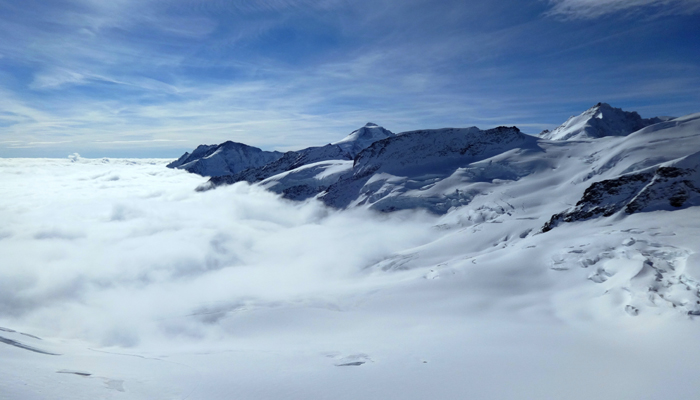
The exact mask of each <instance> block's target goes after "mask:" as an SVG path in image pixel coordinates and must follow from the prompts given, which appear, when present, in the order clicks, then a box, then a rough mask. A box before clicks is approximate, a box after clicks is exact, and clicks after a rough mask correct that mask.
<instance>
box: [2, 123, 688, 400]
mask: <svg viewBox="0 0 700 400" xmlns="http://www.w3.org/2000/svg"><path fill="white" fill-rule="evenodd" d="M698 154H700V114H692V115H688V116H685V117H681V118H676V119H673V120H670V121H662V122H660V123H657V124H654V125H651V126H648V127H645V128H643V129H641V130H638V131H636V132H633V133H631V134H629V135H627V136H604V137H601V138H597V139H589V140H546V139H542V138H534V137H530V136H527V135H523V134H522V133H520V132H519V131H518V130H517V129H515V128H498V129H494V130H486V131H482V130H479V129H476V128H466V129H444V130H429V131H416V132H411V133H405V134H400V135H398V136H396V137H390V138H387V139H382V140H380V141H377V142H375V143H374V144H372V145H371V146H370V147H369V148H367V149H365V150H364V151H363V152H361V153H360V154H358V156H357V157H356V158H355V160H348V159H339V160H323V161H317V162H313V163H306V164H303V165H300V166H298V167H296V168H293V169H291V170H287V171H284V172H282V173H279V174H276V175H273V176H270V177H268V178H266V179H264V180H262V181H260V182H259V183H256V184H252V185H251V184H249V183H247V182H238V183H236V184H233V185H226V186H221V187H218V188H217V189H216V190H209V191H204V192H195V191H193V190H192V188H194V187H196V186H198V185H201V184H203V183H205V182H206V178H203V177H201V176H199V175H196V174H188V173H186V172H185V171H182V170H179V169H167V168H165V167H164V166H165V164H166V161H165V160H113V159H112V160H110V159H103V160H90V159H74V160H73V161H71V160H67V159H66V160H50V159H0V187H1V188H3V195H2V196H0V220H2V221H3V224H2V226H0V327H2V328H0V358H1V359H2V360H3V362H2V363H0V399H3V400H5V399H10V400H15V399H22V400H24V399H29V400H34V399H37V400H38V399H95V398H107V399H149V400H152V399H156V400H157V399H219V398H236V399H255V400H261V399H263V400H264V399H280V398H285V399H304V400H306V399H326V398H337V399H357V398H366V399H389V398H400V399H426V398H439V399H465V398H469V399H477V400H479V399H494V398H496V399H515V400H518V399H533V398H534V399H559V398H566V399H581V400H583V399H586V400H588V399H593V398H594V399H606V400H608V399H609V400H620V399H622V400H626V399H630V400H632V399H635V400H636V399H657V398H674V399H694V398H695V397H697V393H698V391H700V383H698V381H697V379H696V377H695V375H696V374H695V369H696V364H697V359H698V357H700V343H699V342H698V341H697V340H696V337H697V328H698V327H697V324H698V322H699V320H698V317H699V316H700V256H699V255H700V246H699V243H698V237H700V207H699V206H700V204H698V202H699V200H700V193H698V191H697V188H698V187H700V182H699V180H700V177H699V176H698V168H700V156H698ZM324 188H325V189H324ZM315 193H320V195H316V194H315ZM333 193H335V194H338V197H336V199H342V201H344V202H347V204H336V205H335V207H328V206H327V205H326V204H325V203H324V201H329V199H326V198H325V197H326V196H328V195H330V194H333ZM285 198H287V199H294V200H304V201H288V200H286V199H285ZM392 210H393V211H394V212H376V211H392ZM599 211H600V212H599ZM628 211H629V212H628Z"/></svg>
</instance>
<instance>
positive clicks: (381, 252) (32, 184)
mask: <svg viewBox="0 0 700 400" xmlns="http://www.w3.org/2000/svg"><path fill="white" fill-rule="evenodd" d="M165 162H166V161H165V160H119V159H116V160H115V159H111V160H110V159H105V160H94V159H85V158H79V157H73V158H72V159H63V160H47V159H43V160H37V159H23V160H18V159H15V160H8V159H4V160H2V159H0V169H2V170H3V174H2V177H1V178H0V181H1V182H0V183H2V185H3V187H5V188H15V189H13V190H12V191H11V192H7V193H6V194H7V195H4V196H3V198H2V199H1V200H0V218H1V219H2V221H3V226H2V229H3V231H2V233H3V234H2V239H1V240H0V255H1V256H0V264H2V266H3V267H2V268H1V269H0V286H1V287H0V289H2V290H0V311H2V316H1V317H0V319H2V321H0V322H2V323H0V326H8V325H11V326H21V325H23V324H29V325H32V326H34V327H35V329H36V330H39V331H41V330H46V331H47V332H48V331H51V332H53V334H59V332H60V334H61V335H66V336H71V337H82V338H86V339H88V340H91V341H93V342H97V343H101V344H103V345H121V346H131V345H135V344H138V343H139V342H141V341H143V340H160V339H166V340H167V339H168V338H170V339H173V338H175V337H178V336H183V335H184V336H192V337H204V336H211V335H216V334H217V330H218V329H219V328H218V327H217V325H216V324H212V321H213V320H212V318H215V316H216V315H218V317H217V318H223V317H225V316H226V315H228V314H229V313H232V312H236V310H237V309H240V308H241V307H249V308H251V307H252V308H263V309H264V308H276V307H281V306H285V305H286V306H289V305H292V306H294V305H295V304H297V305H298V304H315V303H318V304H320V305H321V306H322V307H339V306H340V304H342V302H343V301H344V300H342V299H343V298H344V296H345V295H346V294H347V293H356V291H357V290H359V292H360V293H364V292H365V291H367V290H374V289H373V288H375V287H377V285H379V286H381V283H380V282H379V281H373V280H371V279H370V280H369V281H364V283H361V281H362V280H364V279H366V278H367V276H368V273H369V271H365V270H364V268H365V267H367V266H368V265H372V264H373V263H376V262H377V261H379V260H381V259H383V258H385V257H387V256H389V255H391V254H392V253H393V252H395V251H398V250H401V249H404V248H406V247H410V246H415V245H419V244H422V243H426V242H428V241H431V240H434V238H435V231H433V230H432V229H430V227H431V226H432V224H433V223H434V221H435V219H434V218H433V217H430V216H426V215H423V214H421V213H412V214H400V213H399V214H393V215H374V214H369V213H367V212H361V211H358V212H346V213H340V212H337V211H333V210H330V209H327V208H325V207H324V206H322V205H320V203H317V202H308V203H291V202H288V201H284V200H281V199H279V198H278V197H277V196H276V195H273V194H271V193H269V192H266V191H263V190H262V189H260V188H256V187H251V186H248V185H234V186H231V187H226V188H222V189H221V190H216V191H211V192H206V193H196V192H195V191H194V188H195V187H196V186H197V185H198V184H200V183H201V182H202V181H203V178H201V177H199V176H196V175H192V174H188V173H185V172H183V171H180V170H170V169H167V168H165ZM45 193H52V195H51V196H46V195H42V194H45ZM358 285H359V286H358ZM215 314H216V315H215ZM8 318H9V319H11V320H8Z"/></svg>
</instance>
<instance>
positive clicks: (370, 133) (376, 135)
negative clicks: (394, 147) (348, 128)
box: [333, 122, 396, 159]
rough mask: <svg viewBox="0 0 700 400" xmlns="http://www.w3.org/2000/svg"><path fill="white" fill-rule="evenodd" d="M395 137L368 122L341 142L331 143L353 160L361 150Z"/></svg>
mask: <svg viewBox="0 0 700 400" xmlns="http://www.w3.org/2000/svg"><path fill="white" fill-rule="evenodd" d="M393 136H396V135H394V133H392V132H391V131H388V130H386V129H384V128H382V127H381V126H378V125H377V124H374V123H372V122H368V123H367V124H366V125H365V126H363V127H362V128H360V129H358V130H356V131H353V132H352V133H350V134H349V135H348V136H346V137H345V138H344V139H343V140H340V141H338V142H335V143H333V144H334V145H336V146H338V147H340V148H341V149H343V151H345V152H346V153H348V155H350V158H351V159H352V158H355V156H356V155H357V154H358V153H360V152H361V151H362V150H364V149H366V148H367V147H369V146H370V145H371V144H372V143H374V142H376V141H378V140H382V139H387V138H390V137H393Z"/></svg>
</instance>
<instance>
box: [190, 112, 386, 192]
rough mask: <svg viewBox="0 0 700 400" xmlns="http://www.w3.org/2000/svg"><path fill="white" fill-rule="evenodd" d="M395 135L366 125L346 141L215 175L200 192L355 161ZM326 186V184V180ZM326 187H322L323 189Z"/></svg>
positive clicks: (295, 152) (374, 126) (285, 154)
mask: <svg viewBox="0 0 700 400" xmlns="http://www.w3.org/2000/svg"><path fill="white" fill-rule="evenodd" d="M392 136H394V134H393V133H392V132H390V131H388V130H386V129H384V128H383V127H381V126H378V125H377V124H373V123H371V122H369V123H367V124H366V125H365V126H363V127H362V128H360V129H358V130H355V131H353V132H352V133H350V134H349V135H348V136H347V137H345V138H344V139H343V140H341V141H339V142H336V143H332V144H327V145H325V146H322V147H308V148H306V149H303V150H298V151H288V152H286V153H284V155H283V156H282V157H281V158H279V159H278V160H275V161H272V162H270V163H267V164H265V165H261V166H257V167H251V168H248V169H247V170H243V171H241V172H240V173H236V174H228V175H222V176H216V177H213V178H212V179H210V180H209V182H208V183H207V184H204V185H202V186H200V187H199V188H198V190H199V191H203V190H208V189H212V188H215V187H217V186H220V185H230V184H233V183H236V182H241V181H246V182H250V183H254V182H259V181H262V180H263V179H267V178H269V177H271V176H274V175H277V174H280V173H282V172H286V171H291V170H293V169H295V168H299V167H301V166H304V165H308V164H312V163H317V162H320V161H327V160H352V159H353V158H354V157H355V155H356V154H357V153H358V152H360V151H362V150H363V149H365V148H366V147H368V146H369V145H371V144H372V143H374V142H376V141H377V140H381V139H385V138H387V137H392ZM324 182H325V184H327V183H328V182H326V181H325V180H324ZM325 184H323V185H321V184H319V185H321V186H324V185H325Z"/></svg>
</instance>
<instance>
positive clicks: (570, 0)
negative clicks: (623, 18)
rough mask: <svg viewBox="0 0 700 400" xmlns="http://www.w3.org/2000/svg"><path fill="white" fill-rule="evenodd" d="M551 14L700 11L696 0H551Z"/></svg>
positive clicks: (583, 16) (572, 16) (578, 16)
mask: <svg viewBox="0 0 700 400" xmlns="http://www.w3.org/2000/svg"><path fill="white" fill-rule="evenodd" d="M549 2H550V3H551V4H552V5H553V7H552V8H551V9H550V10H549V11H548V12H547V15H549V16H555V17H564V18H570V19H592V18H598V17H602V16H605V15H609V14H615V13H620V12H624V13H637V12H644V13H646V14H647V15H650V16H661V15H671V14H693V13H696V12H699V11H700V3H699V2H698V1H696V0H550V1H549Z"/></svg>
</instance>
